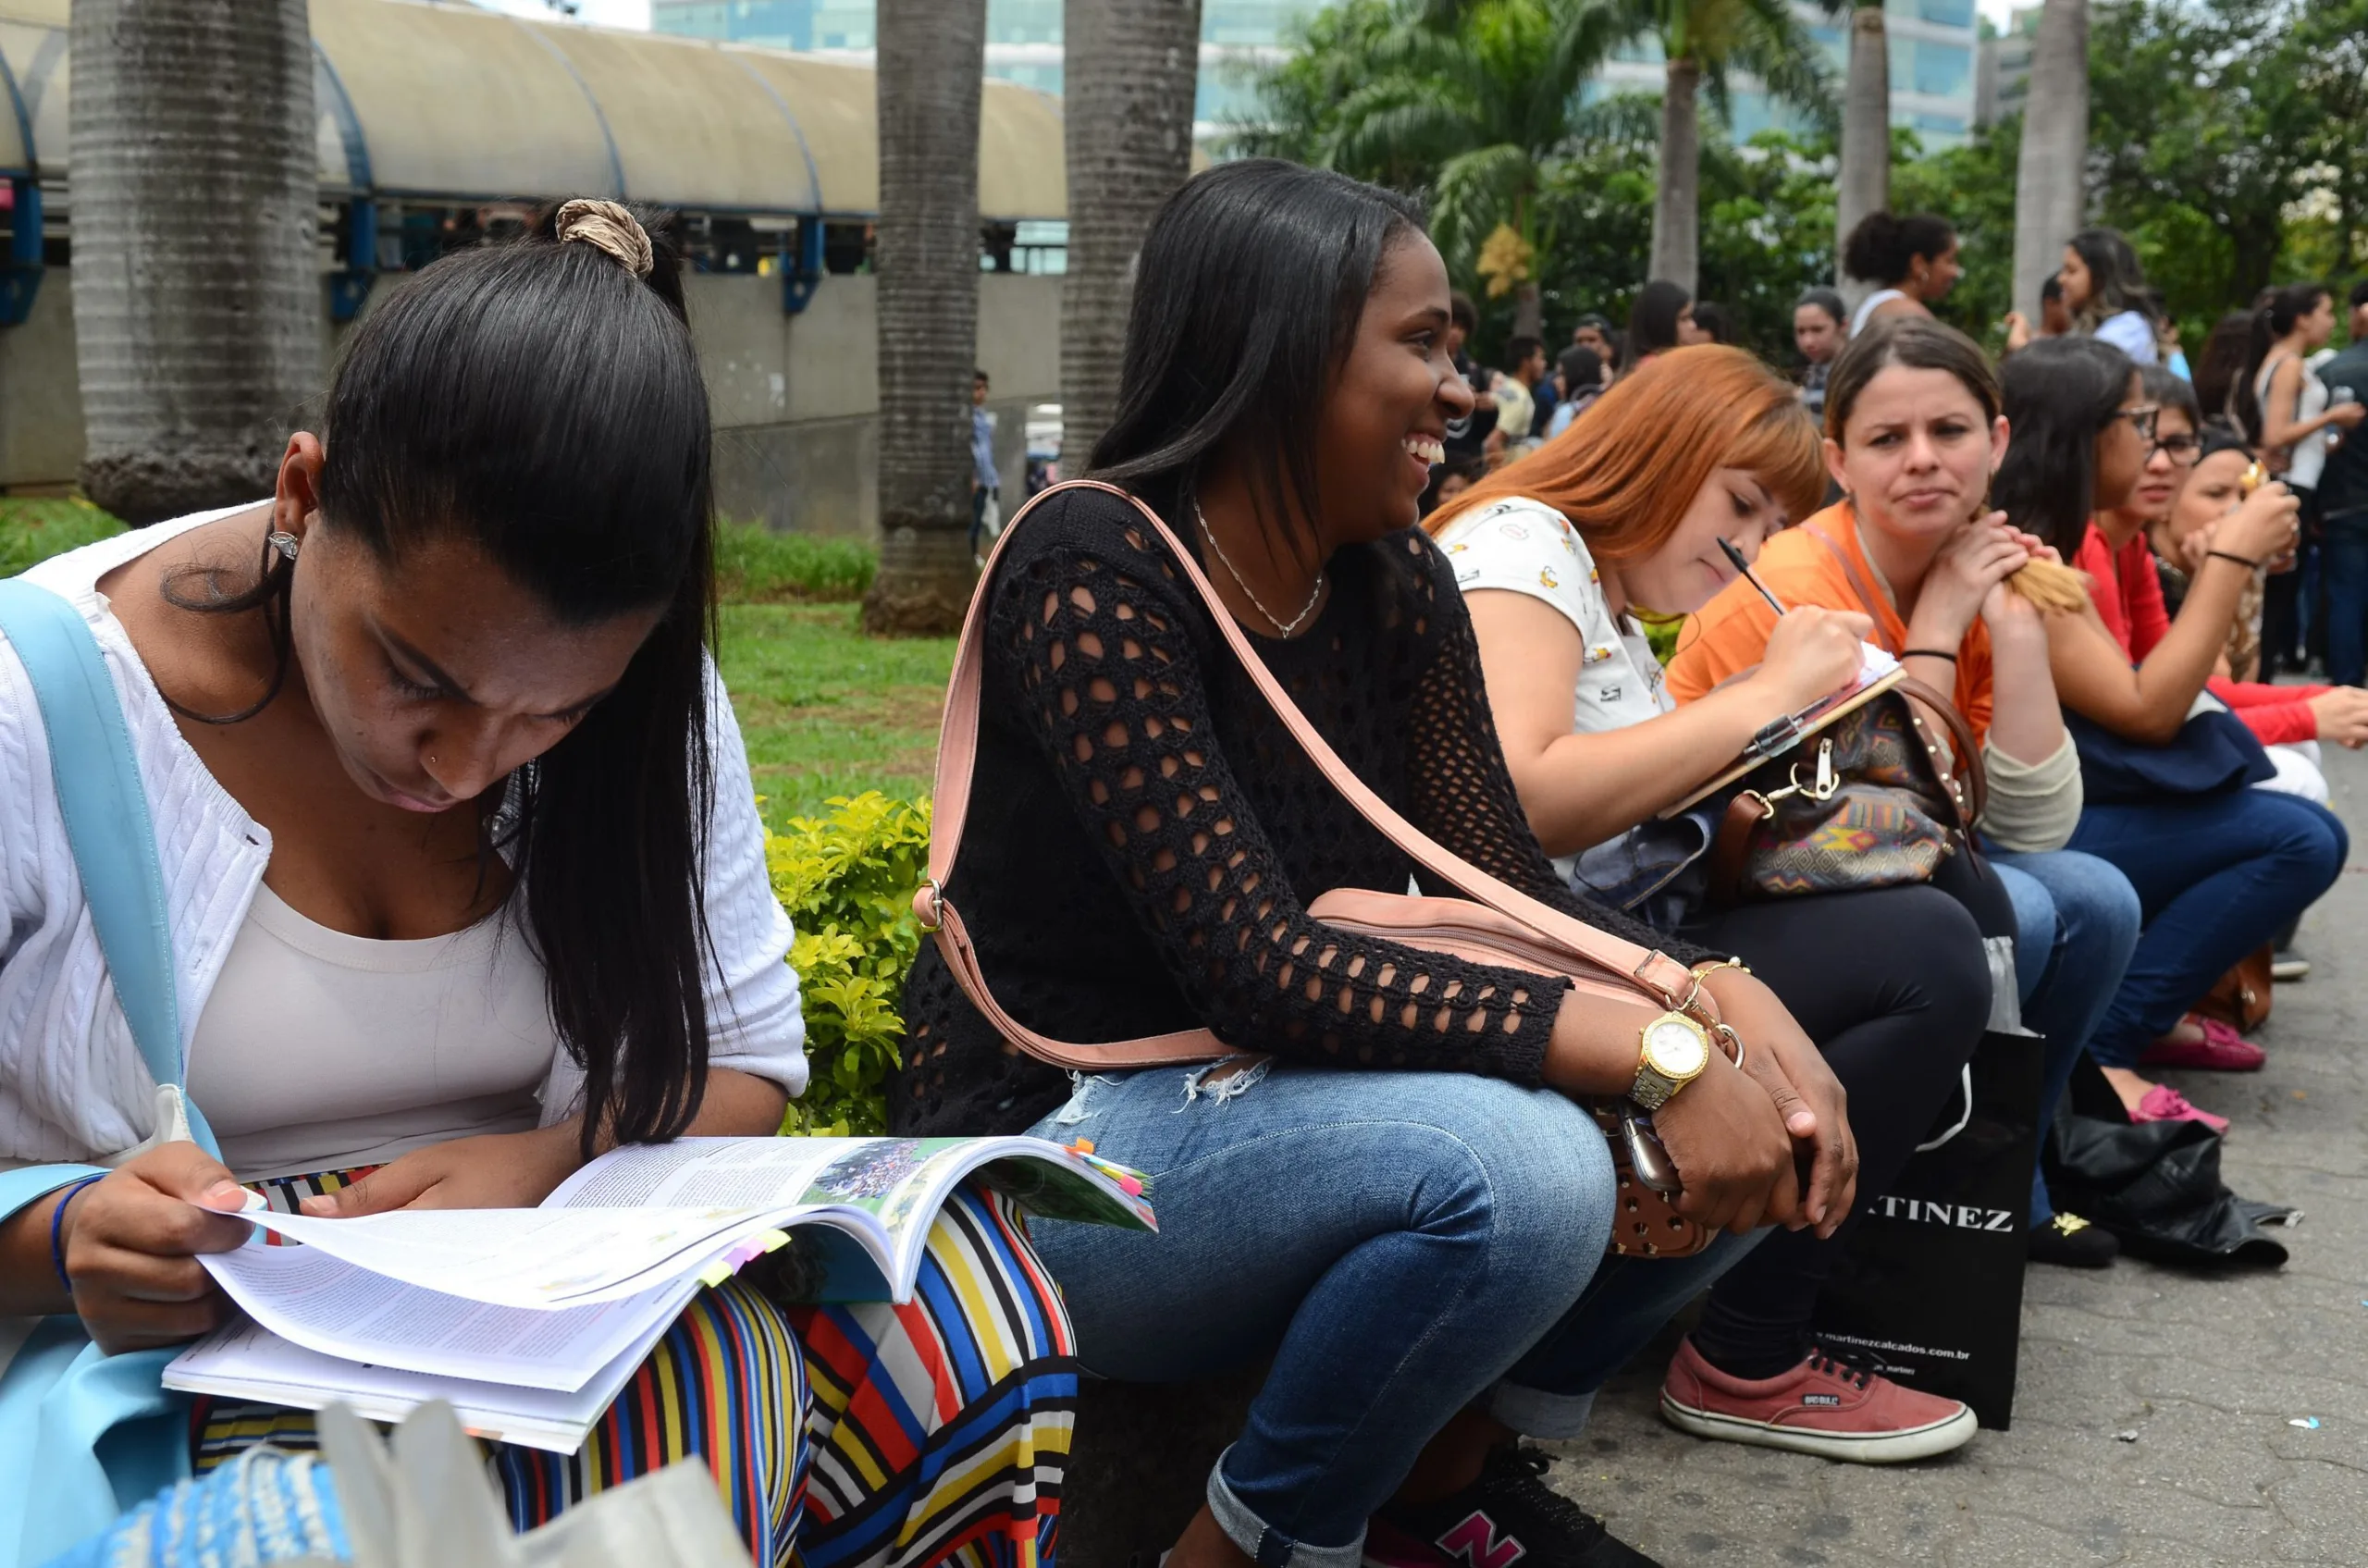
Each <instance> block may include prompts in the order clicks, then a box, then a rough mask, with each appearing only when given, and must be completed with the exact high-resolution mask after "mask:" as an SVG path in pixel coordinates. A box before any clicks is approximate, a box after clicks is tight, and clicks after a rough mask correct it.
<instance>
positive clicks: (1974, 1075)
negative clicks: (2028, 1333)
mask: <svg viewBox="0 0 2368 1568" xmlns="http://www.w3.org/2000/svg"><path fill="white" fill-rule="evenodd" d="M2045 1046H2046V1042H2045V1041H2044V1040H2043V1039H2041V1037H2040V1036H2039V1035H2036V1034H2029V1033H2020V1034H2013V1033H2005V1032H2003V1031H1997V1030H1992V1031H1991V1032H1989V1033H1987V1034H1985V1035H1983V1036H1982V1038H1981V1045H1980V1049H1978V1050H1977V1051H1976V1052H1975V1053H1974V1056H1973V1060H1972V1062H1971V1064H1970V1065H1969V1066H1968V1067H1967V1081H1968V1083H1969V1085H1970V1088H1971V1096H1970V1101H1969V1102H1968V1100H1967V1096H1966V1095H1964V1094H1962V1093H1960V1094H1954V1095H1951V1096H1950V1101H1951V1103H1950V1105H1948V1106H1947V1108H1946V1109H1944V1110H1943V1113H1942V1121H1941V1125H1940V1126H1938V1127H1936V1128H1935V1129H1933V1131H1932V1136H1931V1138H1930V1140H1928V1141H1927V1142H1926V1144H1925V1146H1924V1147H1922V1148H1921V1149H1919V1150H1918V1152H1917V1154H1915V1155H1914V1156H1913V1157H1912V1158H1910V1159H1909V1160H1908V1162H1907V1166H1906V1168H1905V1169H1904V1170H1903V1171H1901V1173H1900V1176H1899V1179H1898V1180H1897V1181H1895V1182H1893V1184H1892V1187H1891V1190H1890V1191H1887V1192H1863V1191H1862V1192H1860V1193H1859V1194H1858V1205H1859V1209H1860V1211H1861V1217H1860V1219H1859V1221H1858V1224H1857V1226H1856V1228H1855V1229H1854V1230H1853V1232H1852V1234H1851V1236H1850V1239H1849V1242H1848V1245H1847V1247H1846V1248H1845V1250H1844V1253H1843V1256H1842V1258H1841V1260H1840V1261H1839V1262H1838V1263H1837V1264H1836V1265H1835V1266H1834V1269H1833V1274H1832V1278H1829V1279H1828V1280H1827V1281H1826V1285H1825V1290H1824V1291H1823V1292H1822V1293H1821V1294H1820V1296H1819V1300H1818V1311H1817V1324H1816V1335H1817V1339H1818V1341H1819V1343H1820V1344H1822V1345H1826V1346H1829V1347H1831V1348H1832V1349H1833V1350H1836V1351H1839V1352H1844V1353H1847V1354H1849V1355H1852V1356H1854V1357H1856V1358H1857V1359H1859V1360H1862V1361H1865V1362H1866V1363H1868V1364H1871V1365H1872V1366H1873V1367H1874V1368H1875V1369H1876V1370H1877V1371H1879V1372H1881V1374H1882V1375H1883V1376H1884V1377H1889V1378H1891V1379H1892V1380H1893V1381H1894V1382H1897V1383H1900V1384H1903V1385H1905V1386H1906V1387H1908V1388H1911V1389H1920V1390H1922V1391H1923V1392H1925V1393H1930V1394H1938V1395H1940V1396H1942V1397H1943V1398H1944V1399H1954V1400H1963V1401H1965V1402H1966V1403H1967V1404H1968V1405H1971V1406H1972V1407H1973V1413H1974V1415H1975V1417H1976V1419H1978V1420H1979V1421H1980V1423H1981V1425H1982V1426H1988V1427H1991V1428H1992V1429H1993V1430H1996V1431H2002V1432H2003V1431H2004V1430H2005V1429H2006V1428H2007V1426H2008V1424H2009V1422H2010V1421H2011V1420H2012V1419H2013V1417H2014V1411H2015V1369H2016V1364H2017V1357H2018V1355H2019V1352H2020V1349H2021V1342H2022V1322H2023V1266H2024V1262H2025V1258H2026V1255H2027V1251H2028V1242H2027V1241H2026V1239H2025V1238H2026V1232H2027V1231H2028V1229H2029V1224H2030V1203H2031V1169H2032V1167H2033V1165H2034V1163H2035V1162H2036V1161H2037V1159H2038V1157H2039V1142H2040V1139H2039V1126H2038V1122H2039V1099H2040V1091H2041V1084H2042V1080H2043V1076H2044V1071H2045Z"/></svg>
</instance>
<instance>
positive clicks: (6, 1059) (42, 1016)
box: [0, 507, 806, 1168]
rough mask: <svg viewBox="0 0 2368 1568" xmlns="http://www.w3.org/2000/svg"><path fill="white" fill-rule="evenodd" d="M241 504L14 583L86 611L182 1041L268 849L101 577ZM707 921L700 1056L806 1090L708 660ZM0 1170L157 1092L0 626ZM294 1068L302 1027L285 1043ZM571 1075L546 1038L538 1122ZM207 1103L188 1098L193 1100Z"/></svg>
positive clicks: (788, 982)
mask: <svg viewBox="0 0 2368 1568" xmlns="http://www.w3.org/2000/svg"><path fill="white" fill-rule="evenodd" d="M241 510H244V509H243V508H239V507H230V508H224V509H223V510H221V511H217V512H201V513H198V514H197V515H195V516H191V517H185V518H181V519H179V521H177V522H172V523H163V524H158V525H155V526H154V527H151V528H144V529H140V530H137V531H134V532H130V533H127V534H123V535H120V536H118V537H115V538H111V539H106V540H103V541H101V542H100V543H98V544H94V545H90V546H86V547H85V548H83V549H78V550H74V551H72V552H71V553H69V554H66V555H61V556H58V557H56V558H54V559H52V560H50V561H47V562H43V563H42V564H41V565H39V566H36V567H34V568H33V569H32V570H31V571H30V572H28V573H26V574H25V575H26V577H27V579H28V580H30V581H31V582H34V583H38V584H39V585H41V586H43V587H45V588H49V589H51V590H53V591H55V592H58V593H62V594H64V595H66V596H67V598H68V599H71V600H72V601H73V602H74V604H75V605H76V606H77V607H78V608H79V609H80V611H82V614H83V617H84V618H85V619H86V620H88V621H89V622H90V623H91V628H92V631H93V633H94V634H95V635H96V636H97V638H98V643H99V648H100V652H101V654H102V656H103V657H104V658H105V661H106V664H107V668H108V671H109V673H112V674H113V675H114V677H115V683H116V691H117V697H118V698H119V699H120V700H121V701H122V704H123V710H124V718H125V720H126V722H127V723H128V724H129V728H130V732H131V746H132V751H133V754H134V756H135V757H136V758H137V759H138V762H139V766H140V776H141V781H142V784H145V785H146V787H147V792H148V809H149V814H150V816H151V817H152V818H153V819H154V824H155V831H156V839H157V856H158V860H159V863H160V864H161V866H162V868H163V871H164V880H165V899H166V906H167V907H168V908H169V910H170V912H171V925H172V941H173V953H174V956H175V958H176V960H177V968H178V969H179V988H180V997H179V1000H180V1022H181V1045H182V1049H183V1051H184V1053H186V1051H187V1049H188V1046H189V1041H190V1037H191V1034H192V1033H193V1032H194V1031H195V1030H196V1027H197V1019H198V1016H199V1014H201V1013H202V1012H203V1011H204V1009H205V1001H206V997H207V996H208V994H210V993H211V992H212V990H213V987H214V982H215V980H216V977H217V976H218V975H219V974H220V972H221V969H222V961H223V959H224V958H225V957H227V956H228V953H229V950H230V943H231V939H232V938H233V937H234V936H236V935H237V934H238V931H239V927H240V924H241V923H242V922H243V921H244V920H246V917H247V907H248V905H249V904H250V903H252V902H253V898H254V894H255V889H256V888H257V887H258V886H259V885H261V883H262V882H263V873H264V867H265V863H266V862H268V861H269V860H270V858H271V835H270V834H269V833H266V832H265V830H264V828H263V827H262V825H261V824H260V823H258V822H256V821H254V820H253V818H251V817H249V816H248V815H247V813H246V811H245V810H244V809H242V808H241V807H240V805H239V803H238V802H237V801H236V800H234V799H232V798H231V797H230V796H229V793H228V791H226V790H225V789H223V787H222V786H221V785H220V784H218V783H216V781H215V778H214V776H213V774H211V773H209V772H206V769H205V765H204V764H203V762H201V761H200V760H199V759H198V757H197V753H196V752H194V751H192V750H191V748H190V746H189V743H188V742H187V741H185V740H184V739H182V738H181V734H180V730H179V727H178V726H177V725H176V724H175V722H174V721H173V715H172V712H171V710H169V709H168V708H166V705H165V701H164V699H163V698H162V697H161V696H160V695H159V694H158V692H157V690H156V686H155V684H154V682H153V681H152V680H150V679H149V676H148V672H147V670H146V668H145V667H144V666H143V665H142V663H141V662H140V658H139V655H138V654H137V653H136V652H135V651H134V650H133V648H132V646H131V642H130V639H129V637H128V636H125V634H124V630H123V626H122V623H120V622H118V621H117V619H116V618H115V615H114V612H113V611H111V610H110V609H109V608H108V607H107V604H106V601H105V599H104V598H103V597H102V596H101V595H100V594H99V593H98V592H97V589H96V584H97V582H98V579H99V578H100V577H101V576H103V575H104V574H106V573H107V572H110V571H112V570H113V569H114V568H116V567H117V566H119V565H121V564H122V563H123V562H127V561H130V560H132V559H134V558H136V557H137V556H139V555H141V554H142V553H143V552H145V551H147V550H149V549H154V548H155V547H156V546H157V545H159V544H162V543H163V542H165V541H166V539H169V538H171V537H174V536H176V535H178V534H180V533H183V532H186V531H187V530H189V529H191V528H194V527H197V526H198V525H201V524H204V523H209V522H212V521H214V520H215V519H216V518H219V517H223V516H226V515H228V513H229V512H236V511H241ZM708 719H709V730H708V738H709V745H710V747H712V750H713V756H714V775H715V798H714V804H713V807H712V809H711V811H710V814H709V821H708V836H707V846H708V849H707V855H708V879H707V920H708V930H709V935H710V937H711V940H712V942H713V944H714V957H715V959H716V963H715V966H714V968H713V969H710V971H709V982H708V991H707V1008H708V1019H709V1024H710V1027H711V1028H712V1029H713V1031H714V1040H713V1044H712V1047H711V1049H710V1051H709V1057H708V1060H709V1063H710V1065H712V1066H715V1067H719V1068H731V1069H733V1070H734V1071H738V1072H746V1073H751V1074H754V1075H755V1076H757V1077H759V1078H765V1079H770V1080H772V1081H773V1082H775V1083H778V1084H780V1085H782V1086H783V1088H784V1089H786V1090H788V1091H789V1093H792V1094H796V1093H802V1092H803V1091H804V1089H805V1087H806V1054H805V1047H806V1025H805V1019H804V1017H803V1015H802V1013H801V1012H800V1010H799V1006H798V994H797V976H796V972H795V971H794V970H792V969H790V968H789V965H788V963H787V962H786V960H787V957H788V954H789V944H790V934H791V933H790V924H789V917H788V916H787V915H786V914H785V913H783V910H782V907H781V904H780V902H779V901H778V900H777V899H775V898H774V896H773V893H772V885H771V881H770V879H769V878H768V877H767V875H766V870H765V850H764V832H763V828H762V826H761V825H760V823H759V819H758V816H757V809H756V800H755V795H754V790H753V786H752V783H751V780H750V778H749V773H748V759H747V756H746V752H745V751H744V750H743V749H742V747H741V742H740V727H739V725H738V723H737V722H735V721H734V717H733V713H732V705H731V704H730V703H729V702H728V701H726V700H725V699H724V695H723V687H722V683H721V682H719V681H718V680H717V679H716V678H715V674H714V671H713V668H712V666H710V667H709V675H708ZM0 917H5V919H0V1168H8V1167H15V1166H19V1165H24V1164H46V1163H52V1162H58V1161H91V1160H93V1159H96V1158H99V1157H103V1156H105V1155H108V1154H116V1153H118V1152H120V1151H122V1150H124V1149H127V1148H129V1147H130V1146H131V1145H133V1144H135V1143H137V1142H140V1141H141V1140H142V1139H143V1138H145V1137H147V1136H148V1135H149V1133H150V1131H151V1129H150V1127H149V1126H148V1125H147V1124H148V1122H149V1121H150V1120H151V1119H152V1117H153V1116H154V1094H155V1089H154V1082H153V1080H151V1079H150V1077H149V1074H148V1069H147V1068H146V1067H145V1066H144V1065H143V1064H142V1061H141V1058H140V1051H139V1048H138V1046H137V1045H135V1044H134V1043H133V1042H132V1038H131V1031H130V1027H129V1024H128V1023H127V1022H126V1021H125V1019H124V1016H123V1009H122V1008H121V1007H120V1006H117V1002H116V997H115V990H114V988H113V987H112V986H111V985H109V984H108V983H107V976H106V969H105V959H104V958H103V957H101V954H100V951H99V942H98V936H97V933H96V932H94V930H93V927H92V924H91V915H90V910H89V909H88V907H85V905H84V904H83V902H82V895H81V883H80V878H79V877H78V876H77V875H76V873H75V870H74V858H73V854H72V852H71V850H70V849H69V848H68V845H67V839H66V828H65V823H64V821H62V820H61V818H60V817H59V814H58V806H57V795H56V788H55V785H54V782H53V780H52V778H51V775H50V764H49V747H48V744H47V741H46V738H45V736H44V735H43V729H42V722H41V713H40V710H39V708H38V707H37V706H36V704H35V701H34V698H33V693H32V687H31V685H30V683H29V682H28V681H27V680H26V678H25V670H24V666H23V665H22V664H21V663H20V662H19V661H18V659H17V656H16V653H15V650H14V649H12V648H10V647H9V646H8V644H7V642H6V639H5V638H0ZM287 1045H288V1049H289V1051H290V1068H291V1070H301V1068H302V1048H303V1047H302V1042H300V1041H290V1042H288V1043H287ZM582 1084H583V1079H582V1075H581V1074H580V1073H579V1072H578V1071H577V1070H576V1069H575V1068H574V1065H573V1063H572V1062H570V1061H569V1060H568V1059H567V1056H566V1053H565V1052H564V1051H561V1052H558V1053H556V1054H555V1059H554V1060H553V1062H552V1064H551V1072H550V1076H549V1079H548V1080H546V1082H545V1085H544V1089H543V1094H542V1118H543V1122H544V1124H545V1125H546V1126H548V1125H549V1124H550V1123H552V1122H555V1121H559V1120H561V1119H563V1118H565V1117H568V1116H571V1115H573V1113H574V1111H575V1110H576V1108H577V1105H578V1102H579V1101H580V1099H581V1093H582ZM201 1108H203V1107H201Z"/></svg>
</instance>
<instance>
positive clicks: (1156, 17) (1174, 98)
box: [1061, 0, 1201, 475]
mask: <svg viewBox="0 0 2368 1568" xmlns="http://www.w3.org/2000/svg"><path fill="white" fill-rule="evenodd" d="M1062 34H1063V38H1062V56H1063V63H1062V96H1063V99H1064V108H1065V111H1066V114H1067V131H1066V133H1065V136H1064V146H1065V150H1066V152H1067V157H1068V176H1069V249H1068V274H1067V278H1066V279H1065V280H1064V281H1063V283H1062V285H1061V455H1062V459H1063V468H1064V470H1065V471H1066V472H1067V473H1069V474H1071V475H1080V474H1083V473H1084V472H1085V471H1086V466H1087V463H1088V462H1089V460H1090V459H1091V457H1092V451H1093V446H1094V443H1095V442H1097V441H1099V440H1100V439H1101V438H1102V432H1103V431H1104V430H1106V429H1108V428H1109V426H1110V421H1111V419H1112V418H1113V417H1114V416H1115V415H1116V413H1117V406H1118V369H1119V365H1120V364H1121V363H1122V361H1123V359H1124V356H1125V351H1126V342H1127V314H1128V311H1129V307H1130V305H1131V303H1132V301H1133V297H1134V290H1133V288H1132V286H1131V283H1130V282H1129V279H1130V278H1131V277H1132V274H1133V271H1134V264H1135V253H1136V252H1137V251H1138V250H1140V249H1141V246H1142V239H1143V233H1144V231H1145V230H1146V229H1148V228H1150V227H1151V218H1152V214H1153V212H1155V211H1157V210H1158V207H1159V204H1161V203H1162V202H1164V201H1166V199H1167V197H1168V195H1169V193H1170V192H1172V191H1174V190H1175V189H1176V188H1177V187H1178V185H1181V184H1182V183H1183V182H1184V179H1185V177H1186V176H1187V175H1189V174H1190V172H1191V170H1192V105H1193V100H1194V97H1195V96H1196V95H1197V93H1198V92H1199V88H1200V81H1201V0H1067V5H1066V6H1064V7H1063V12H1062Z"/></svg>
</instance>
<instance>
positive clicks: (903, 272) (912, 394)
mask: <svg viewBox="0 0 2368 1568" xmlns="http://www.w3.org/2000/svg"><path fill="white" fill-rule="evenodd" d="M879 39H880V56H879V69H878V92H879V105H880V107H879V114H880V228H879V233H878V240H877V248H876V250H875V251H874V253H873V255H874V265H875V268H876V270H877V272H878V274H879V278H880V292H879V313H880V529H881V539H880V571H879V574H877V575H876V576H874V577H873V578H872V580H871V591H870V593H868V594H866V595H865V596H864V600H863V625H864V629H865V630H866V631H868V632H871V633H873V634H875V635H879V636H943V635H944V634H945V633H948V632H951V631H954V630H955V629H956V628H957V627H959V626H960V625H961V624H962V614H963V611H964V610H965V609H966V608H967V607H968V603H969V598H970V586H971V583H972V581H973V579H974V578H975V576H976V575H977V574H976V571H975V569H974V568H973V567H972V565H971V555H970V504H971V503H970V372H971V369H972V361H973V359H974V357H975V354H976V351H977V344H978V341H979V100H980V97H981V93H982V92H983V88H982V86H981V84H982V83H983V81H984V80H985V76H986V59H987V7H986V0H880V13H879Z"/></svg>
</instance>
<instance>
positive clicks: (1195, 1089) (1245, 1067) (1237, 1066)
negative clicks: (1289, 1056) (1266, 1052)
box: [1176, 1056, 1275, 1116]
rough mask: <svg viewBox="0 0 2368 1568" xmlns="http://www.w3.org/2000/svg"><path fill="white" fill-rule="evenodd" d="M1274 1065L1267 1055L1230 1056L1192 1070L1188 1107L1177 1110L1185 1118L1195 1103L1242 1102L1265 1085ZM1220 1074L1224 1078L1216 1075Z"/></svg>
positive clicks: (1188, 1077)
mask: <svg viewBox="0 0 2368 1568" xmlns="http://www.w3.org/2000/svg"><path fill="white" fill-rule="evenodd" d="M1274 1065H1275V1064H1274V1061H1273V1059H1272V1058H1271V1057H1267V1056H1227V1057H1226V1058H1225V1059H1224V1060H1222V1061H1215V1062H1211V1063H1210V1064H1209V1065H1208V1066H1206V1067H1202V1068H1190V1070H1188V1071H1187V1072H1186V1073H1185V1074H1184V1104H1183V1105H1178V1106H1177V1107H1176V1114H1177V1115H1178V1116H1182V1115H1183V1114H1184V1112H1185V1111H1186V1110H1187V1109H1188V1108H1189V1107H1190V1105H1192V1103H1193V1102H1194V1101H1195V1100H1202V1099H1205V1100H1207V1101H1208V1102H1209V1103H1210V1104H1211V1105H1224V1104H1225V1103H1226V1102H1227V1101H1228V1100H1238V1099H1240V1097H1241V1096H1242V1095H1244V1094H1247V1093H1250V1092H1251V1091H1252V1089H1255V1088H1257V1087H1258V1085H1259V1084H1261V1083H1263V1082H1264V1081H1265V1079H1266V1069H1267V1068H1271V1067H1273V1066H1274ZM1220 1073H1222V1074H1223V1075H1224V1076H1223V1077H1218V1076H1216V1075H1218V1074H1220Z"/></svg>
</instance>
